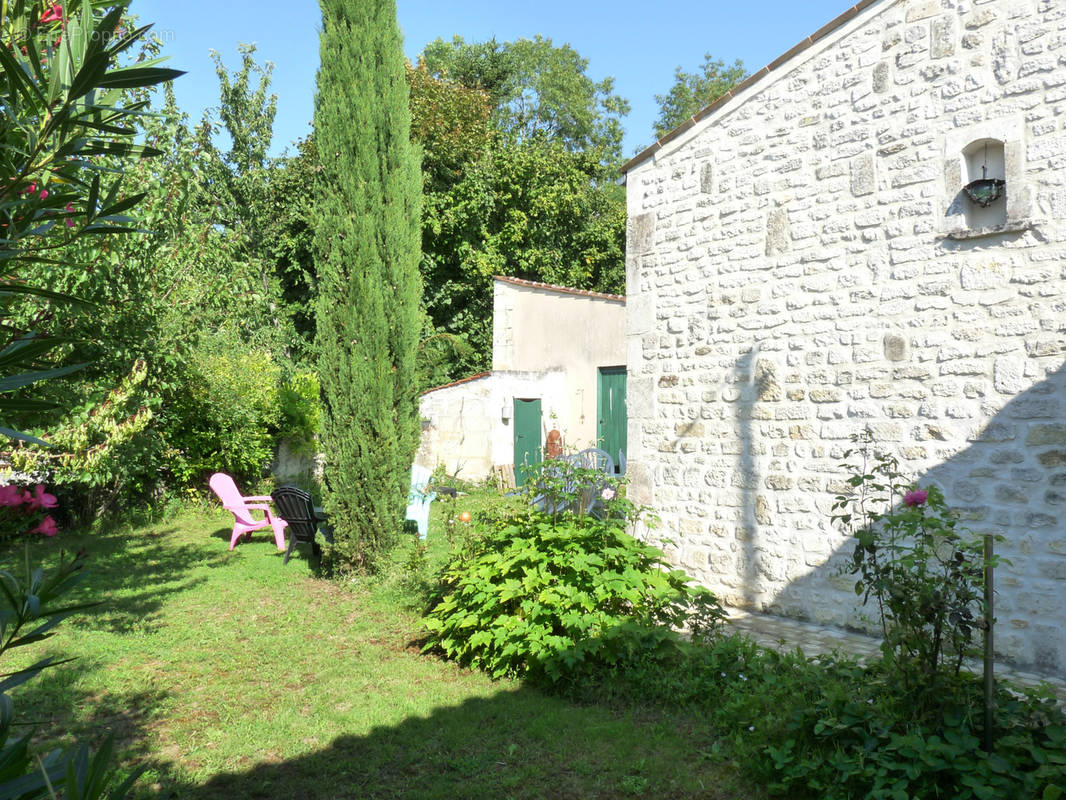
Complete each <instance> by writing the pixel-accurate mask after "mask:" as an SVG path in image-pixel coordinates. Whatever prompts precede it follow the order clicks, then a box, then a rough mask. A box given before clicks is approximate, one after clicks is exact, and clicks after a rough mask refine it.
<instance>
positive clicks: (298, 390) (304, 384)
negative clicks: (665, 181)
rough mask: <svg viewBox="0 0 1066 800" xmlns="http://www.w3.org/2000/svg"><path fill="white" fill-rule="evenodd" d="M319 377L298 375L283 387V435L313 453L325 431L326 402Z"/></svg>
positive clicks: (309, 374) (297, 447)
mask: <svg viewBox="0 0 1066 800" xmlns="http://www.w3.org/2000/svg"><path fill="white" fill-rule="evenodd" d="M320 394H321V387H320V386H319V383H318V376H317V375H315V373H313V372H295V373H293V374H292V375H290V376H289V377H288V378H287V379H286V380H285V381H283V382H282V384H281V394H280V397H279V400H280V404H281V434H282V436H284V437H285V438H287V439H289V440H290V441H291V442H292V443H293V444H294V445H295V447H296V449H297V450H298V451H299V452H310V453H313V452H314V450H315V440H316V439H317V437H318V434H319V431H320V430H321V429H322V400H321V397H320Z"/></svg>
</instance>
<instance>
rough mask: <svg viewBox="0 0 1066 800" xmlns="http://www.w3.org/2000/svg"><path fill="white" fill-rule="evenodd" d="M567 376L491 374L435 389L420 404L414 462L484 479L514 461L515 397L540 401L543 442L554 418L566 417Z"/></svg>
mask: <svg viewBox="0 0 1066 800" xmlns="http://www.w3.org/2000/svg"><path fill="white" fill-rule="evenodd" d="M565 387H566V376H565V375H564V374H563V372H561V371H559V370H542V371H532V370H531V371H500V372H491V373H490V372H486V373H481V374H480V375H475V376H471V377H470V378H466V379H464V380H461V381H456V382H455V383H452V384H449V385H447V386H442V387H440V388H437V389H432V390H430V391H428V392H426V393H425V394H423V395H422V397H421V399H420V400H419V413H420V415H421V419H422V438H421V440H420V443H419V448H418V452H417V453H416V454H415V463H417V464H419V465H421V466H424V467H427V468H429V469H431V470H432V469H436V468H437V467H438V466H440V465H444V468H445V470H446V471H447V473H448V474H449V475H457V476H459V477H461V478H463V479H465V480H472V481H480V480H484V479H486V478H488V477H489V476H490V475H491V474H492V468H493V466H495V465H496V464H511V463H513V461H514V428H513V425H514V420H513V419H511V416H510V413H509V414H508V416H507V418H506V419H505V418H504V416H503V413H502V412H503V409H504V408H505V407H506V408H507V409H508V411H510V410H511V408H512V407H513V403H514V398H515V397H521V398H540V399H541V414H542V420H541V422H542V425H541V428H542V430H541V442H542V443H543V441H544V437H545V436H546V435H547V430H549V429H550V423H551V420H552V418H553V417H554V418H559V417H564V416H565V415H566V414H567V406H566V397H567V394H566V388H565Z"/></svg>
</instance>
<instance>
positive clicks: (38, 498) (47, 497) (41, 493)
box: [29, 483, 59, 511]
mask: <svg viewBox="0 0 1066 800" xmlns="http://www.w3.org/2000/svg"><path fill="white" fill-rule="evenodd" d="M29 504H30V508H31V509H33V510H34V511H38V510H40V509H42V508H55V507H56V506H57V505H59V501H57V500H56V496H55V495H54V494H49V493H48V492H46V491H45V490H44V484H42V483H38V484H37V488H36V489H34V490H33V494H32V495H31V496H30V499H29Z"/></svg>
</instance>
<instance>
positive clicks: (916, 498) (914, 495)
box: [903, 489, 929, 508]
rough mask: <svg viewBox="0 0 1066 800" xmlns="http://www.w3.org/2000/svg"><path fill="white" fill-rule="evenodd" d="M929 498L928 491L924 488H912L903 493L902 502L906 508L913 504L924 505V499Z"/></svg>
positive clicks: (913, 505)
mask: <svg viewBox="0 0 1066 800" xmlns="http://www.w3.org/2000/svg"><path fill="white" fill-rule="evenodd" d="M928 499H929V492H927V491H925V490H924V489H912V490H911V491H909V492H907V493H906V494H905V495H903V504H904V505H905V506H907V507H908V508H914V507H915V506H922V505H925V501H926V500H928Z"/></svg>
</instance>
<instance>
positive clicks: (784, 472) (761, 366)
mask: <svg viewBox="0 0 1066 800" xmlns="http://www.w3.org/2000/svg"><path fill="white" fill-rule="evenodd" d="M1064 122H1066V3H1062V2H1057V0H1056V1H1054V2H1053V1H1052V0H983V1H982V0H895V1H892V0H883V1H882V2H878V3H874V4H873V5H872V6H870V7H869V8H867V9H866V10H865V11H864V12H863V13H861V14H860V15H859V16H858V17H857V18H855V19H853V20H851V21H849V22H848V23H846V24H845V25H843V26H842V27H840V28H838V29H837V30H835V31H833V32H832V33H830V34H828V35H827V36H825V37H824V38H822V39H820V40H818V41H817V42H816V43H815V44H814V45H812V46H811V47H809V48H807V49H806V50H802V51H801V52H799V53H797V54H796V55H794V56H793V57H792V58H791V60H789V61H787V62H785V63H784V64H782V65H780V66H778V67H777V68H776V69H775V70H774V71H772V72H771V73H770V74H769V75H767V76H765V77H763V78H762V79H761V80H759V81H758V82H756V83H754V84H753V85H752V86H750V87H749V88H748V89H746V90H744V91H743V92H742V93H741V94H739V95H738V96H737V97H735V98H734V99H732V100H731V101H729V102H728V103H726V104H724V105H723V106H722V107H720V108H719V109H718V110H717V111H715V112H714V113H713V114H711V115H710V116H709V117H707V118H706V119H704V120H702V121H701V122H699V123H697V125H695V126H694V127H693V128H691V129H690V130H689V131H687V132H685V133H684V134H682V135H681V136H679V137H678V138H676V139H674V140H673V141H670V142H668V143H666V144H665V145H664V146H663V148H662V149H660V150H659V151H658V152H656V153H655V154H654V155H653V156H651V157H649V158H648V159H646V160H644V161H643V162H641V163H638V164H636V165H634V166H632V167H631V168H630V170H629V172H628V175H627V194H628V211H629V232H628V233H629V235H628V247H627V281H628V285H627V300H628V311H629V313H628V330H627V342H628V364H629V384H628V386H629V391H628V408H629V420H630V423H629V449H630V453H629V471H630V477H631V480H632V487H631V492H632V495H633V496H634V498H635V499H636V500H637V501H640V502H646V503H648V504H649V505H651V506H652V507H653V508H654V509H655V511H656V512H658V514H659V516H660V517H661V520H662V523H661V525H660V526H659V528H658V529H657V531H655V532H652V533H651V534H649V535H651V536H656V537H659V538H661V539H669V540H672V541H673V542H675V544H674V545H672V546H670V547H669V549H668V552H669V553H670V554H671V557H672V558H673V559H674V560H675V561H676V562H677V563H679V564H680V565H682V566H683V567H685V568H686V569H688V570H689V571H690V572H692V573H693V574H694V575H696V576H697V577H699V578H700V579H701V580H702V581H703V582H705V583H706V584H707V585H709V586H710V587H712V588H713V589H715V590H716V591H718V592H719V593H720V595H721V596H722V597H723V598H724V599H725V600H727V601H729V602H731V603H734V604H739V605H743V606H748V607H752V608H757V609H764V610H770V611H774V612H777V613H784V614H788V615H792V616H797V617H801V618H810V619H815V620H819V621H824V622H831V623H836V624H848V625H860V624H862V620H861V616H860V614H861V611H860V610H859V609H857V607H856V598H855V595H854V592H853V591H852V588H851V587H852V586H853V579H851V578H848V577H846V576H842V575H840V574H839V572H838V568H839V566H840V564H841V563H842V561H843V560H844V559H845V558H846V555H847V553H848V551H849V545H848V542H847V538H846V536H845V535H844V534H843V533H842V532H840V531H838V530H836V529H835V528H834V527H833V525H832V524H831V522H830V514H831V510H830V506H831V504H832V501H833V497H834V495H835V494H836V493H837V492H838V491H839V490H840V489H842V488H843V486H842V479H843V477H844V473H843V472H842V470H841V469H840V466H839V464H840V461H841V457H842V453H843V451H844V450H845V449H846V448H847V447H849V445H850V442H849V436H850V435H852V434H854V433H856V432H858V431H860V430H862V429H863V428H864V427H866V426H869V427H870V428H871V429H872V430H873V431H874V433H875V435H876V437H877V440H878V442H879V443H881V444H882V445H883V446H885V447H887V448H889V449H890V450H891V451H892V452H893V453H895V454H896V455H898V456H899V457H900V459H901V460H902V462H903V466H904V468H905V469H906V470H907V471H908V472H909V473H910V474H913V475H914V476H915V477H916V478H917V479H918V481H919V483H922V484H925V483H936V484H938V485H939V486H941V487H942V488H943V489H944V491H945V493H946V494H947V497H948V500H949V502H951V503H952V504H953V505H955V506H957V507H959V508H960V509H961V510H962V511H963V514H964V518H965V520H966V523H967V524H968V525H969V526H970V527H971V529H972V530H974V531H975V532H978V533H984V532H993V533H1001V534H1003V535H1005V536H1006V537H1007V540H1008V541H1007V542H1006V543H1005V544H1004V545H1002V546H1001V551H1002V554H1003V555H1004V556H1005V557H1007V558H1009V559H1010V560H1011V562H1012V564H1011V565H1009V566H1007V565H1004V566H1002V567H1001V568H1000V569H999V571H998V573H997V582H998V590H999V593H998V596H997V603H998V608H997V617H998V621H999V624H998V626H997V646H998V649H999V650H1000V651H1001V654H1002V655H1003V656H1005V657H1007V658H1010V659H1013V660H1015V661H1017V662H1018V663H1021V664H1026V665H1031V666H1035V667H1037V668H1039V669H1043V670H1045V671H1047V672H1049V673H1055V674H1058V675H1063V674H1066V521H1064V520H1063V515H1062V512H1063V510H1064V508H1066V395H1064V389H1066V377H1064V369H1063V367H1064V351H1066V271H1064V269H1066V222H1064V220H1066V125H1064ZM982 139H995V140H998V141H999V142H1000V143H1001V145H1002V155H1001V156H1000V157H999V158H1000V161H999V163H998V165H997V168H998V169H1000V170H1002V173H1003V177H1005V178H1006V180H1007V197H1006V201H1005V202H1004V201H1002V200H1001V201H998V203H999V206H995V205H994V206H992V207H990V209H988V210H987V211H988V213H985V212H984V211H979V210H978V209H975V208H974V207H973V206H972V205H969V201H968V200H966V199H964V198H963V197H962V195H961V194H960V188H961V185H962V182H963V180H964V176H967V175H968V171H967V170H968V169H971V168H972V165H968V162H967V160H966V154H965V153H964V152H963V151H964V150H965V149H966V148H967V147H968V146H969V145H971V144H972V143H974V142H979V141H981V140H982ZM966 179H967V180H968V178H966Z"/></svg>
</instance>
